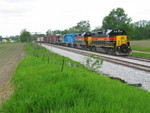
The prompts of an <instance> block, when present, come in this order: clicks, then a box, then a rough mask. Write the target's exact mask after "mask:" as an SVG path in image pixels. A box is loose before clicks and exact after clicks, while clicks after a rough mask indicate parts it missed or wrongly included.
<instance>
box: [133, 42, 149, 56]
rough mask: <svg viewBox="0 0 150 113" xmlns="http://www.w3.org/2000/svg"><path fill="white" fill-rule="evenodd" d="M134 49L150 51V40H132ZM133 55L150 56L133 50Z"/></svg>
mask: <svg viewBox="0 0 150 113" xmlns="http://www.w3.org/2000/svg"><path fill="white" fill-rule="evenodd" d="M131 45H132V46H131V47H132V50H136V51H144V52H150V40H146V41H131ZM132 56H136V57H143V58H150V54H147V53H137V52H133V54H132Z"/></svg>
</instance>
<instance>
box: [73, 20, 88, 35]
mask: <svg viewBox="0 0 150 113" xmlns="http://www.w3.org/2000/svg"><path fill="white" fill-rule="evenodd" d="M75 28H76V31H77V32H88V31H90V23H89V21H88V20H87V21H85V20H82V21H80V22H78V23H77V26H75Z"/></svg>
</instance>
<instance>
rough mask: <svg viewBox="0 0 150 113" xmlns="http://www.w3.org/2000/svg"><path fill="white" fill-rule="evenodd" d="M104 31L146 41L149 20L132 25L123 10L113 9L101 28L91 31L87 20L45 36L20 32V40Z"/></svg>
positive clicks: (148, 32) (149, 36)
mask: <svg viewBox="0 0 150 113" xmlns="http://www.w3.org/2000/svg"><path fill="white" fill-rule="evenodd" d="M105 29H124V30H125V31H126V32H127V35H128V36H129V39H130V40H148V39H150V20H139V21H137V22H134V23H132V18H130V17H128V15H127V14H126V13H125V11H124V9H123V8H117V9H113V10H112V11H111V12H110V13H109V14H108V15H107V16H105V17H104V18H103V21H102V26H99V27H96V28H95V29H93V30H91V27H90V23H89V21H88V20H82V21H80V22H78V23H77V25H75V26H73V27H70V28H68V29H65V30H54V31H52V30H48V31H47V32H46V34H34V35H31V34H30V32H29V31H27V30H25V29H24V30H22V31H21V34H20V40H21V41H22V42H29V41H32V40H33V39H36V38H37V37H39V36H48V35H52V34H69V33H81V32H89V31H98V30H105Z"/></svg>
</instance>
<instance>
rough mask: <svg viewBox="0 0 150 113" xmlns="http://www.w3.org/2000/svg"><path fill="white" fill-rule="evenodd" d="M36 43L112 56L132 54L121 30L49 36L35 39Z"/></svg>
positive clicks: (126, 37)
mask: <svg viewBox="0 0 150 113" xmlns="http://www.w3.org/2000/svg"><path fill="white" fill-rule="evenodd" d="M37 42H40V43H51V44H57V45H62V46H67V47H73V48H78V49H83V50H90V51H95V52H102V53H107V54H114V55H131V54H132V49H131V46H130V41H129V39H128V36H127V34H126V32H125V31H124V30H122V29H111V30H100V31H93V32H83V33H70V34H65V35H61V34H57V35H50V36H45V37H39V38H37Z"/></svg>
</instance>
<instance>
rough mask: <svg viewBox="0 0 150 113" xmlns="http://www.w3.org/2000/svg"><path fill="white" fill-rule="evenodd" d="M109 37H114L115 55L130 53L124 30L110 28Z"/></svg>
mask: <svg viewBox="0 0 150 113" xmlns="http://www.w3.org/2000/svg"><path fill="white" fill-rule="evenodd" d="M109 37H115V41H114V49H115V54H116V55H131V53H132V51H131V47H130V42H129V41H128V37H127V35H126V32H125V31H124V30H112V31H111V32H110V33H109Z"/></svg>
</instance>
